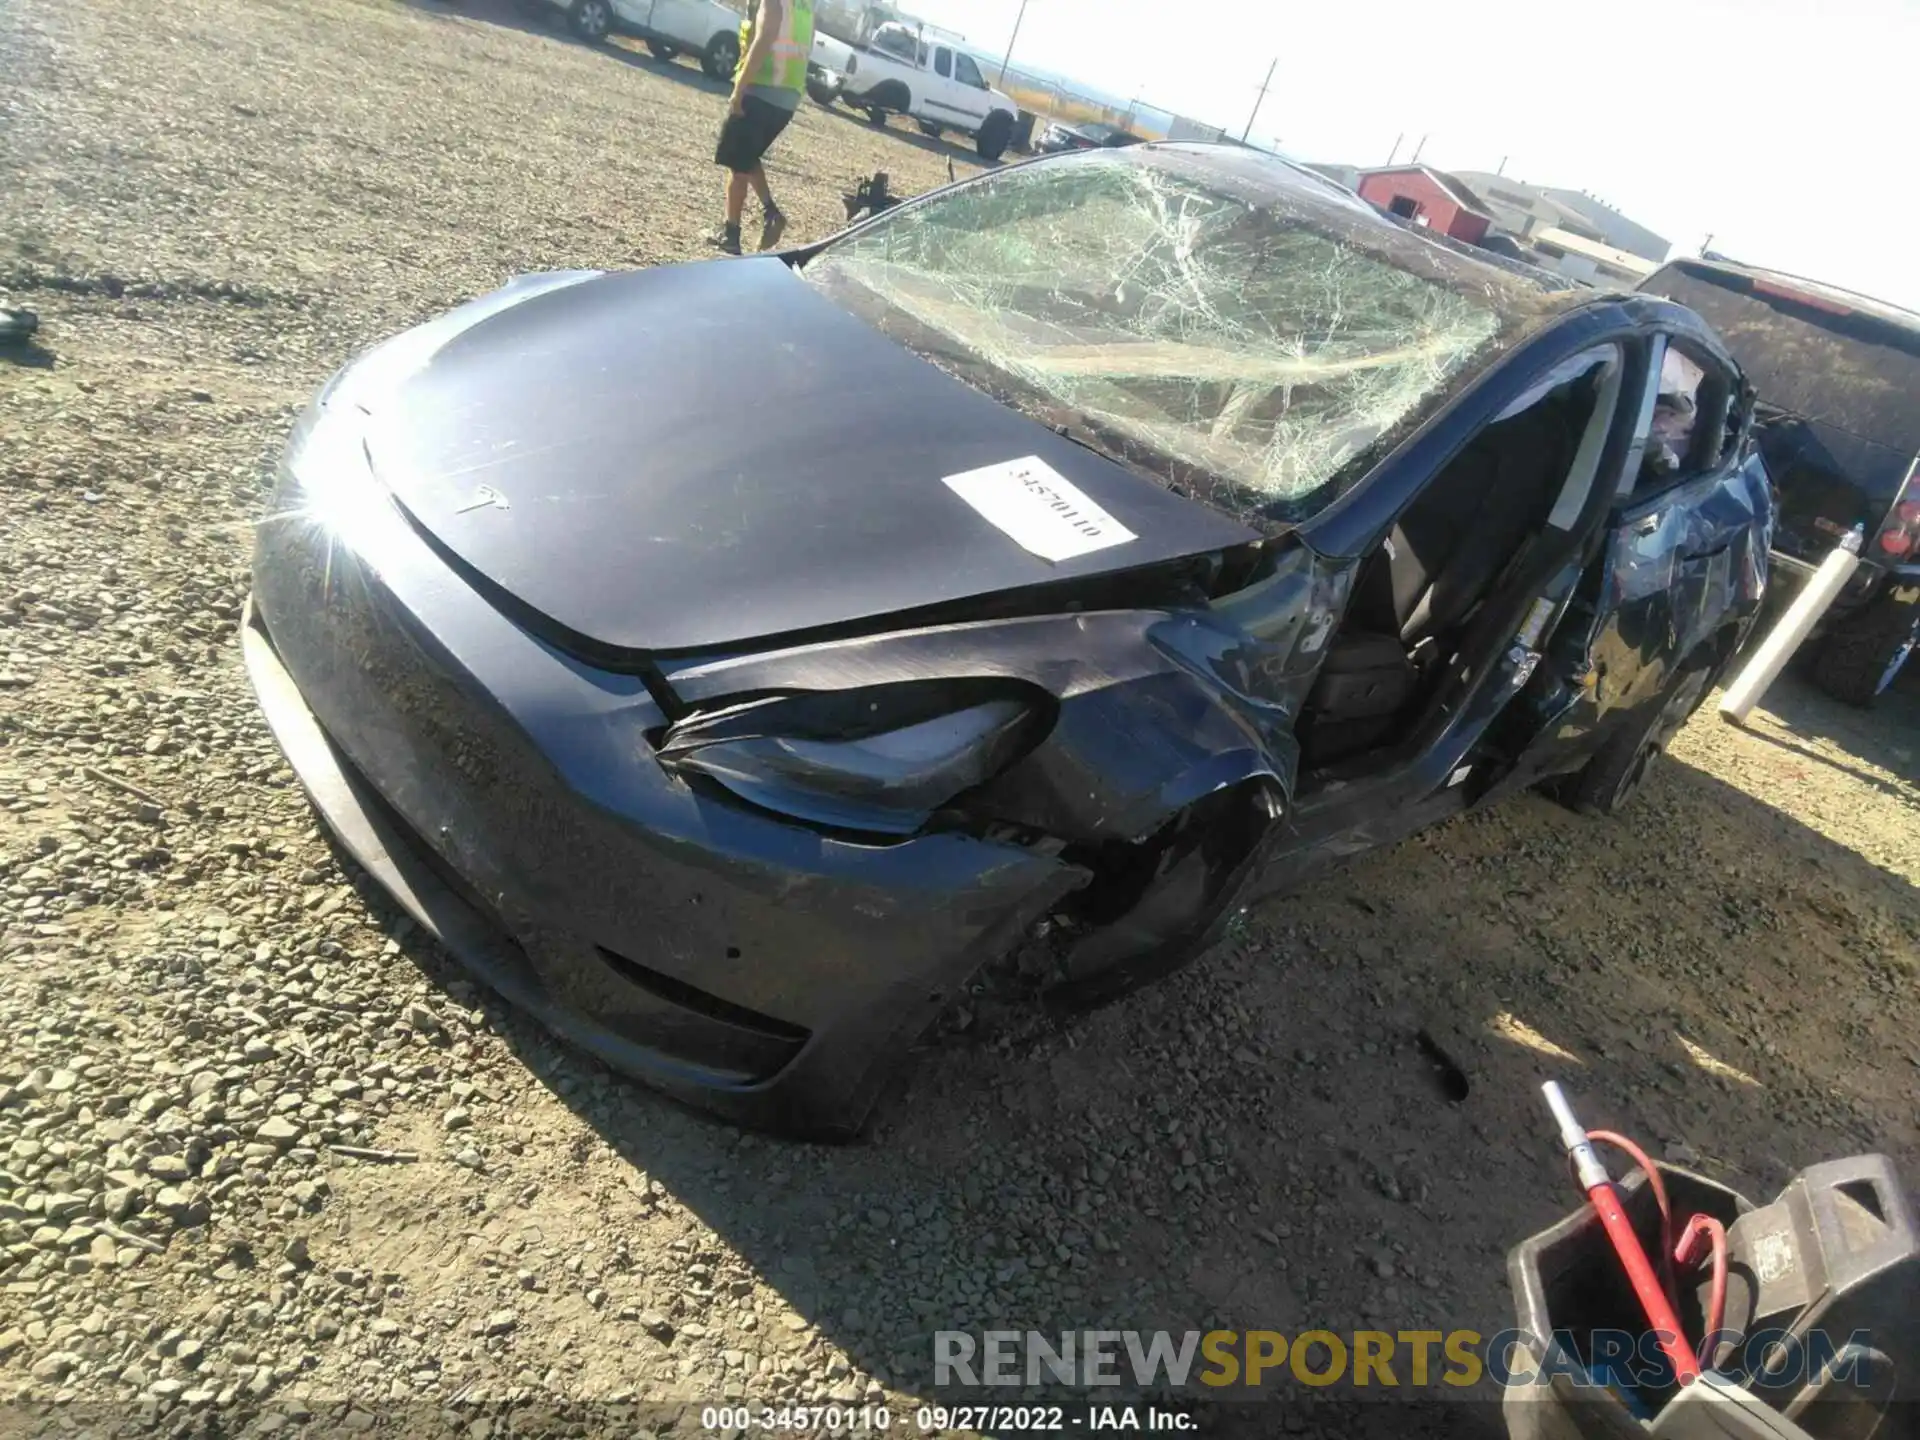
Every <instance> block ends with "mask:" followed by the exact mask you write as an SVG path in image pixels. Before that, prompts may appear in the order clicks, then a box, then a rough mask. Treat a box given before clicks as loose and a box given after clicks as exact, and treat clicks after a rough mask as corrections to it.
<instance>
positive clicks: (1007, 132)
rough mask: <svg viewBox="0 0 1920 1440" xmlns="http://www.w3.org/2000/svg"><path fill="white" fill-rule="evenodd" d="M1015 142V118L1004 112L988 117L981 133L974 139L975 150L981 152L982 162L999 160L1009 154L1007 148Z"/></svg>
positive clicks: (996, 112)
mask: <svg viewBox="0 0 1920 1440" xmlns="http://www.w3.org/2000/svg"><path fill="white" fill-rule="evenodd" d="M1012 140H1013V117H1012V116H1011V115H1009V114H1007V112H1006V111H1004V110H996V111H994V112H993V113H992V114H991V115H989V116H987V120H986V123H985V124H984V125H982V126H981V127H980V133H979V134H978V135H977V136H975V137H974V142H973V148H974V149H975V150H977V151H979V152H980V158H981V159H982V160H998V159H999V158H1000V157H1001V156H1002V155H1004V154H1006V153H1007V146H1008V144H1009V143H1010V142H1011V141H1012Z"/></svg>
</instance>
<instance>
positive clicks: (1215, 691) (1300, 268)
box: [245, 145, 1772, 1136]
mask: <svg viewBox="0 0 1920 1440" xmlns="http://www.w3.org/2000/svg"><path fill="white" fill-rule="evenodd" d="M1750 427H1751V395H1750V393H1749V392H1748V390H1747V388H1746V386H1745V384H1744V382H1743V381H1742V379H1741V376H1740V372H1739V371H1738V369H1737V367H1736V366H1735V365H1734V364H1733V362H1732V361H1731V359H1730V358H1729V357H1728V355H1727V353H1726V351H1725V349H1724V348H1723V347H1722V345H1721V344H1720V342H1719V341H1718V340H1717V339H1716V338H1715V337H1714V335H1713V334H1712V332H1711V331H1710V330H1708V329H1707V328H1706V327H1705V326H1704V325H1703V324H1702V323H1701V322H1700V321H1699V319H1698V318H1697V317H1695V316H1694V314H1693V313H1692V312H1690V311H1689V310H1686V309H1685V308H1683V307H1680V306H1677V305H1674V304H1672V303H1670V302H1667V301H1663V300H1660V299H1657V298H1654V297H1650V296H1644V295H1608V294H1600V293H1596V292H1592V291H1583V292H1561V293H1553V292H1549V291H1546V290H1543V289H1540V288H1538V287H1537V286H1536V285H1534V284H1533V283H1532V282H1530V281H1528V280H1526V279H1524V278H1522V277H1518V276H1515V275H1512V274H1509V273H1507V272H1504V271H1501V270H1497V269H1494V268H1492V267H1489V266H1486V265H1483V264H1480V263H1478V262H1476V261H1474V260H1472V259H1471V258H1468V257H1466V256H1462V255H1459V254H1456V253H1454V252H1452V251H1450V250H1448V249H1446V248H1443V247H1442V246H1440V245H1437V244H1435V243H1432V242H1431V241H1429V240H1427V239H1426V238H1425V237H1423V236H1421V235H1419V234H1418V233H1416V232H1410V231H1408V230H1405V229H1403V228H1401V227H1398V226H1395V225H1393V224H1391V223H1389V222H1387V221H1385V220H1382V219H1381V218H1379V217H1378V216H1377V215H1375V214H1374V213H1373V212H1372V210H1371V209H1370V208H1369V207H1367V206H1366V205H1365V204H1364V203H1362V202H1360V201H1359V200H1357V199H1356V198H1354V197H1352V196H1351V195H1349V194H1348V193H1347V192H1345V191H1342V190H1340V189H1338V188H1337V187H1335V186H1333V185H1331V184H1329V183H1328V182H1325V181H1323V180H1321V179H1320V178H1319V177H1318V176H1315V175H1313V174H1311V173H1309V172H1306V171H1303V170H1300V169H1296V168H1294V167H1292V166H1290V165H1288V164H1286V163H1285V162H1282V161H1280V160H1277V159H1273V158H1271V157H1267V156H1264V155H1260V154H1257V153H1255V152H1251V151H1243V150H1239V149H1235V148H1232V147H1210V146H1194V145H1143V146H1137V147H1131V148H1128V149H1125V150H1114V151H1103V152H1088V153H1085V154H1078V155H1071V156H1062V157H1057V158H1049V159H1045V160H1040V161H1035V162H1032V163H1029V164H1022V165H1017V166H1012V167H1008V168H1006V169H1002V170H998V171H995V172H993V173H991V174H988V175H984V176H981V177H978V178H976V179H973V180H970V181H966V182H963V183H961V184H959V185H954V186H949V187H947V188H945V189H943V190H940V191H936V192H934V193H932V194H930V195H926V196H922V197H920V198H918V199H916V200H913V201H909V202H906V203H904V204H902V205H899V206H898V207H896V208H894V209H892V210H889V211H887V212H886V213H884V214H882V215H880V216H878V217H876V218H874V219H872V220H870V221H867V222H866V223H864V224H861V225H858V226H855V227H853V228H851V229H849V230H847V231H845V232H843V233H842V234H840V235H839V236H836V237H835V238H833V239H831V240H828V241H826V242H824V243H822V244H819V245H816V246H812V247H809V248H805V249H799V250H794V251H790V252H787V253H784V254H781V255H770V256H765V257H759V258H751V259H744V260H723V261H713V262H705V263H700V264H691V265H680V266H670V267H663V268H660V269H654V270H648V271H642V272H637V273H623V274H600V273H565V274H555V275H544V276H538V277H532V278H527V279H523V280H520V281H517V282H515V283H514V284H512V285H509V286H508V287H507V288H506V289H504V290H502V291H500V292H498V293H496V294H494V295H491V296H488V297H485V298H483V299H480V300H477V301H475V302H473V303H471V304H469V305H466V306H463V307H461V308H460V309H458V310H455V311H453V312H452V313H450V314H448V315H445V316H443V317H441V318H439V319H437V320H434V321H432V322H430V323H428V324H426V325H424V326H422V327H420V328H418V329H416V330H413V331H410V332H408V333H406V334H403V335H401V336H399V337H397V338H395V339H393V340H391V341H388V342H386V343H385V344H382V345H380V346H378V347H376V348H375V349H373V350H372V351H370V352H369V353H367V354H365V355H363V356H362V357H361V358H359V359H358V360H356V361H355V362H354V363H353V364H351V365H349V366H348V367H347V368H346V369H344V370H343V371H341V372H340V374H338V375H337V376H335V377H334V379H333V380H332V381H331V382H330V383H329V384H328V385H327V387H326V388H325V390H324V391H323V392H322V393H321V394H320V395H319V396H318V398H316V399H315V401H314V402H313V404H312V406H311V407H310V408H309V409H308V410H307V412H306V414H305V415H304V416H303V417H302V419H301V420H300V422H299V425H298V427H297V429H296V431H295V433H294V435H293V437H292V439H291V441H290V443H289V444H288V447H287V449H286V452H285V455H284V458H283V460H282V461H281V464H280V467H279V475H278V482H277V490H276V493H275V497H274V501H273V505H272V509H271V511H270V513H269V514H268V515H267V516H266V518H265V519H264V520H263V521H262V523H261V525H260V527H259V532H258V538H257V553H256V559H255V568H254V586H255V588H254V595H253V600H252V604H251V606H250V618H249V623H248V626H247V628H246V630H245V641H246V653H247V661H248V666H249V669H250V672H251V675H252V678H253V682H254V686H255V688H256V690H257V692H258V694H259V697H260V699H261V702H262V704H263V706H264V709H265V711H266V714H267V717H268V719H269V721H270V722H271V724H272V727H273V730H274V732H275V734H276V736H277V737H278V739H279V741H280V743H281V745H282V747H283V748H284V749H285V751H286V753H287V755H288V758H289V759H290V761H291V762H292V764H293V767H294V769H295V770H296V771H297V772H298V774H299V776H300V778H301V780H302V782H303V783H304V784H305V786H306V788H307V790H308V792H309V793H310V794H311V796H312V797H313V799H314V801H315V803H316V805H317V806H318V808H319V809H320V810H321V811H322V812H323V814H324V815H325V817H326V819H327V821H328V822H329V824H330V825H331V826H332V827H333V829H334V830H335V832H336V833H337V834H338V835H339V837H340V838H341V840H342V841H343V842H344V844H345V846H346V847H347V848H348V849H349V850H351V851H352V853H353V854H354V855H356V856H357V857H358V858H359V860H360V861H361V862H362V863H363V864H364V865H365V866H366V867H367V869H368V870H369V871H370V872H371V873H372V874H373V875H374V876H376V877H377V878H378V879H379V880H380V881H381V883H382V884H383V885H385V886H386V888H387V889H388V890H390V891H391V892H392V894H393V895H394V896H395V898H396V899H397V900H398V901H399V902H400V903H401V904H402V905H403V906H405V908H406V909H407V910H408V911H410V912H411V913H412V914H413V915H414V917H415V918H416V919H417V920H418V921H419V922H420V923H421V924H423V925H425V926H426V927H427V928H428V929H429V930H430V931H431V932H432V933H434V934H435V935H437V936H439V937H440V938H441V939H442V940H443V941H444V942H445V944H446V945H447V946H448V947H449V948H450V949H451V950H452V951H453V952H454V953H456V954H457V955H459V956H460V957H461V958H462V959H463V960H464V961H465V962H466V963H467V964H468V965H470V966H472V967H473V968H474V969H475V970H476V971H477V972H478V973H479V974H480V975H482V976H483V977H484V978H485V979H486V980H487V981H488V982H490V983H491V984H493V985H494V986H496V987H498V988H499V989H500V990H501V991H502V992H503V993H504V994H505V995H507V996H508V997H509V998H510V999H512V1000H513V1001H515V1002H517V1003H519V1004H521V1005H523V1006H525V1007H526V1008H527V1009H529V1010H530V1011H532V1012H533V1013H534V1014H536V1015H537V1016H539V1017H540V1018H541V1019H542V1020H544V1021H545V1022H546V1023H548V1024H549V1025H551V1026H552V1027H553V1028H554V1029H555V1030H557V1031H559V1032H561V1033H562V1034H564V1035H566V1036H568V1037H569V1038H571V1039H572V1040H574V1041H576V1042H578V1043H579V1044H580V1045H582V1046H584V1047H586V1048H587V1049H589V1050H590V1051H592V1052H593V1053H594V1054H596V1055H598V1056H599V1057H601V1058H602V1059H603V1060H605V1061H607V1062H608V1063H609V1064H611V1065H613V1066H615V1067H616V1068H618V1069H620V1070H622V1071H625V1072H627V1073H629V1074H631V1075H634V1076H637V1077H639V1078H641V1079H643V1080H645V1081H647V1082H649V1083H651V1084H653V1085H656V1086H658V1087H659V1088H661V1089H663V1090H665V1091H668V1092H670V1093H672V1094H674V1095H676V1096H679V1097H681V1098H683V1099H686V1100H689V1101H692V1102H694V1103H696V1104H699V1105H701V1106H704V1107H707V1108H710V1109H712V1110H715V1111H718V1112H721V1113H723V1114H725V1115H727V1116H729V1117H732V1118H734V1119H736V1120H739V1121H742V1122H745V1123H750V1124H755V1125H762V1126H767V1127H772V1128H776V1129H781V1130H786V1131H790V1132H796V1133H803V1134H810V1135H818V1136H836V1135H848V1134H851V1133H853V1132H855V1131H857V1130H858V1129H859V1127H860V1126H861V1124H862V1123H863V1120H864V1118H865V1117H866V1115H867V1114H868V1112H869V1110H870V1109H871V1107H872V1105H873V1103H874V1101H875V1098H876V1096H877V1095H878V1094H879V1093H880V1090H881V1087H882V1086H883V1084H884V1083H885V1081H886V1079H887V1077H888V1075H889V1073H890V1071H891V1070H892V1067H894V1066H895V1065H896V1063H897V1062H898V1060H899V1059H900V1057H901V1056H902V1055H903V1054H904V1052H905V1051H907V1049H908V1048H909V1047H910V1046H911V1045H912V1043H913V1042H914V1041H915V1039H916V1038H917V1037H919V1036H920V1035H922V1034H923V1033H924V1032H926V1031H927V1029H928V1027H929V1026H930V1025H931V1024H933V1023H934V1022H935V1021H936V1020H937V1019H938V1018H939V1017H940V1015H941V1014H942V1012H943V1010H945V1009H946V1008H947V1007H949V1006H952V1005H954V1004H955V1003H956V1002H958V1001H962V1000H963V999H964V998H965V997H966V996H967V994H968V993H969V989H970V987H972V986H975V985H977V984H979V983H981V978H980V977H981V976H982V975H990V976H1004V975H1006V974H1017V975H1018V976H1019V977H1021V979H1022V981H1023V983H1030V984H1031V985H1032V988H1033V990H1034V992H1035V993H1037V994H1038V995H1041V996H1044V997H1051V998H1052V999H1055V1000H1059V1001H1062V1002H1075V1001H1085V1000H1094V999H1099V998H1104V997H1106V996H1108V995H1111V994H1114V993H1117V992H1119V991H1120V990H1123V989H1125V988H1127V987H1129V986H1131V985H1133V984H1136V983H1138V982H1139V981H1141V980H1143V979H1145V978H1148V977H1150V976H1153V975H1155V974H1158V973H1161V972H1164V971H1166V970H1169V969H1171V968H1173V966H1174V965H1176V964H1177V963H1178V962H1179V961H1181V960H1183V959H1185V958H1188V957H1190V956H1192V955H1193V954H1194V953H1196V952H1197V951H1198V950H1199V949H1201V948H1202V947H1204V946H1205V945H1206V944H1207V943H1208V940H1209V938H1210V936H1211V935H1212V934H1213V933H1214V931H1215V929H1216V927H1217V926H1219V925H1220V924H1221V923H1222V921H1223V918H1224V917H1225V916H1226V915H1228V914H1229V913H1230V912H1231V911H1232V910H1233V909H1234V908H1235V907H1237V906H1240V905H1243V904H1245V903H1247V902H1248V901H1249V900H1251V899H1253V898H1255V897H1257V896H1258V895H1260V894H1262V893H1265V892H1267V891H1269V890H1272V889H1275V888H1279V887H1281V886H1284V885H1287V884H1291V883H1294V882H1296V881H1298V880H1299V879H1300V878H1301V877H1302V876H1304V875H1307V874H1309V873H1311V871H1312V870H1313V869H1314V868H1315V867H1316V866H1319V865H1322V864H1325V863H1327V862H1329V861H1331V860H1334V859H1337V858H1338V857H1340V856H1343V855H1348V854H1353V853H1356V852H1359V851H1363V850H1366V849H1369V848H1371V847H1373V846H1377V845H1381V844H1384V843H1387V842H1389V841H1392V840H1394V839H1396V838H1398V837H1399V836H1402V835H1404V834H1407V833H1409V832H1411V831H1413V830H1415V829H1417V828H1419V827H1421V826H1424V825H1428V824H1431V823H1434V822H1436V821H1439V820H1442V819H1444V818H1446V817H1448V816H1451V815H1455V814H1458V813H1460V812H1461V811H1464V810H1466V809H1468V808H1469V807H1472V806H1475V805H1479V804H1483V803H1486V802H1487V801H1489V800H1492V799H1494V798H1496V797H1498V796H1500V795H1502V794H1504V793H1507V792H1510V791H1513V790H1515V789H1519V788H1522V787H1527V786H1536V785H1551V786H1552V787H1554V788H1555V789H1556V791H1557V792H1558V793H1559V794H1560V795H1561V796H1562V797H1563V798H1565V799H1566V800H1567V801H1569V802H1570V803H1572V804H1574V805H1576V806H1577V807H1579V808H1582V809H1585V810H1590V811H1596V812H1602V813H1605V812H1610V811H1612V810H1613V809H1615V808H1616V807H1618V806H1619V805H1620V804H1622V803H1623V802H1624V801H1625V800H1626V799H1627V798H1628V797H1629V796H1630V795H1631V794H1632V792H1633V790H1634V788H1635V787H1636V786H1637V785H1638V783H1639V781H1640V779H1641V777H1642V775H1643V774H1644V773H1645V771H1646V768H1647V764H1648V762H1649V761H1650V760H1651V759H1652V758H1653V757H1654V756H1655V755H1657V754H1658V753H1659V751H1660V749H1661V748H1662V747H1663V745H1664V744H1665V743H1666V741H1667V739H1668V738H1669V737H1670V736H1671V735H1672V734H1673V732H1674V731H1675V730H1676V729H1677V728H1678V727H1679V726H1680V725H1681V724H1682V723H1683V722H1684V721H1685V719H1686V718H1687V716H1688V715H1689V714H1690V713H1691V712H1692V711H1693V709H1694V708H1695V707H1696V706H1697V705H1698V704H1699V702H1700V700H1701V698H1702V697H1703V696H1704V695H1705V694H1706V692H1707V690H1708V688H1709V687H1710V686H1711V685H1712V683H1713V682H1714V680H1715V678H1716V677H1717V676H1718V675H1719V673H1720V672H1721V670H1722V669H1723V667H1724V666H1725V665H1726V664H1727V662H1728V661H1729V659H1730V658H1731V657H1732V655H1733V654H1734V652H1735V650H1736V648H1737V647H1738V646H1739V645H1740V643H1741V641H1742V640H1743V639H1744V638H1745V635H1746V632H1747V629H1748V628H1749V626H1750V625H1751V624H1752V620H1753V617H1754V615H1755V613H1756V610H1757V607H1758V605H1759V602H1760V599H1761V592H1762V590H1763V587H1764V584H1765V579H1766V569H1765V567H1766V557H1767V549H1768V540H1769V533H1770V528H1771V524H1772V518H1771V511H1770V508H1769V499H1768V486H1767V481H1766V476H1765V474H1764V472H1763V470H1762V468H1761V466H1760V463H1759V461H1758V460H1757V459H1755V458H1754V454H1753V451H1752V447H1751V444H1750Z"/></svg>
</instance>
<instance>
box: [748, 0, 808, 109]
mask: <svg viewBox="0 0 1920 1440" xmlns="http://www.w3.org/2000/svg"><path fill="white" fill-rule="evenodd" d="M780 9H781V16H780V33H779V34H778V35H776V36H774V37H773V49H772V51H771V52H770V53H769V54H768V55H767V57H766V58H765V59H763V60H762V61H761V62H760V63H759V65H757V66H755V67H754V71H753V73H752V74H751V75H749V76H747V77H746V81H747V84H749V85H771V86H773V87H774V88H775V89H777V90H804V89H805V88H806V85H807V57H808V56H809V55H811V54H812V53H813V0H786V3H785V4H784V5H782V6H781V7H780ZM759 13H760V0H754V4H753V8H752V10H750V11H749V12H748V14H747V18H746V19H745V20H743V21H741V22H740V68H741V69H742V70H744V69H745V68H746V64H747V51H748V50H749V49H751V48H752V46H753V22H754V18H755V17H756V16H757V15H758V14H759ZM739 78H740V75H739V72H738V71H736V72H735V73H734V79H736V80H738V79H739Z"/></svg>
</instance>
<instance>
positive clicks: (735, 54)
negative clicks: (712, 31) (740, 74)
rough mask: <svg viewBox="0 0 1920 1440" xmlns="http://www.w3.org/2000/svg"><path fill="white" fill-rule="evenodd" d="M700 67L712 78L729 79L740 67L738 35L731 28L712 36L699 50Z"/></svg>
mask: <svg viewBox="0 0 1920 1440" xmlns="http://www.w3.org/2000/svg"><path fill="white" fill-rule="evenodd" d="M700 68H701V69H702V70H704V71H706V72H707V75H708V76H709V77H710V78H712V79H714V80H731V79H732V78H733V72H734V71H735V70H738V69H739V68H740V37H739V36H738V35H735V34H734V33H733V32H732V31H731V30H722V31H721V32H720V33H719V34H718V35H716V36H714V37H713V38H712V39H711V40H709V41H708V42H707V48H706V49H705V50H704V51H702V52H701V55H700Z"/></svg>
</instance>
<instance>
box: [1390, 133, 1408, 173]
mask: <svg viewBox="0 0 1920 1440" xmlns="http://www.w3.org/2000/svg"><path fill="white" fill-rule="evenodd" d="M1406 138H1407V132H1406V131H1404V130H1402V131H1401V132H1400V133H1399V134H1398V135H1396V136H1394V137H1393V149H1391V150H1389V151H1388V152H1387V164H1389V165H1391V164H1393V162H1394V159H1395V157H1396V156H1398V155H1399V153H1400V142H1401V141H1402V140H1404V139H1406Z"/></svg>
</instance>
